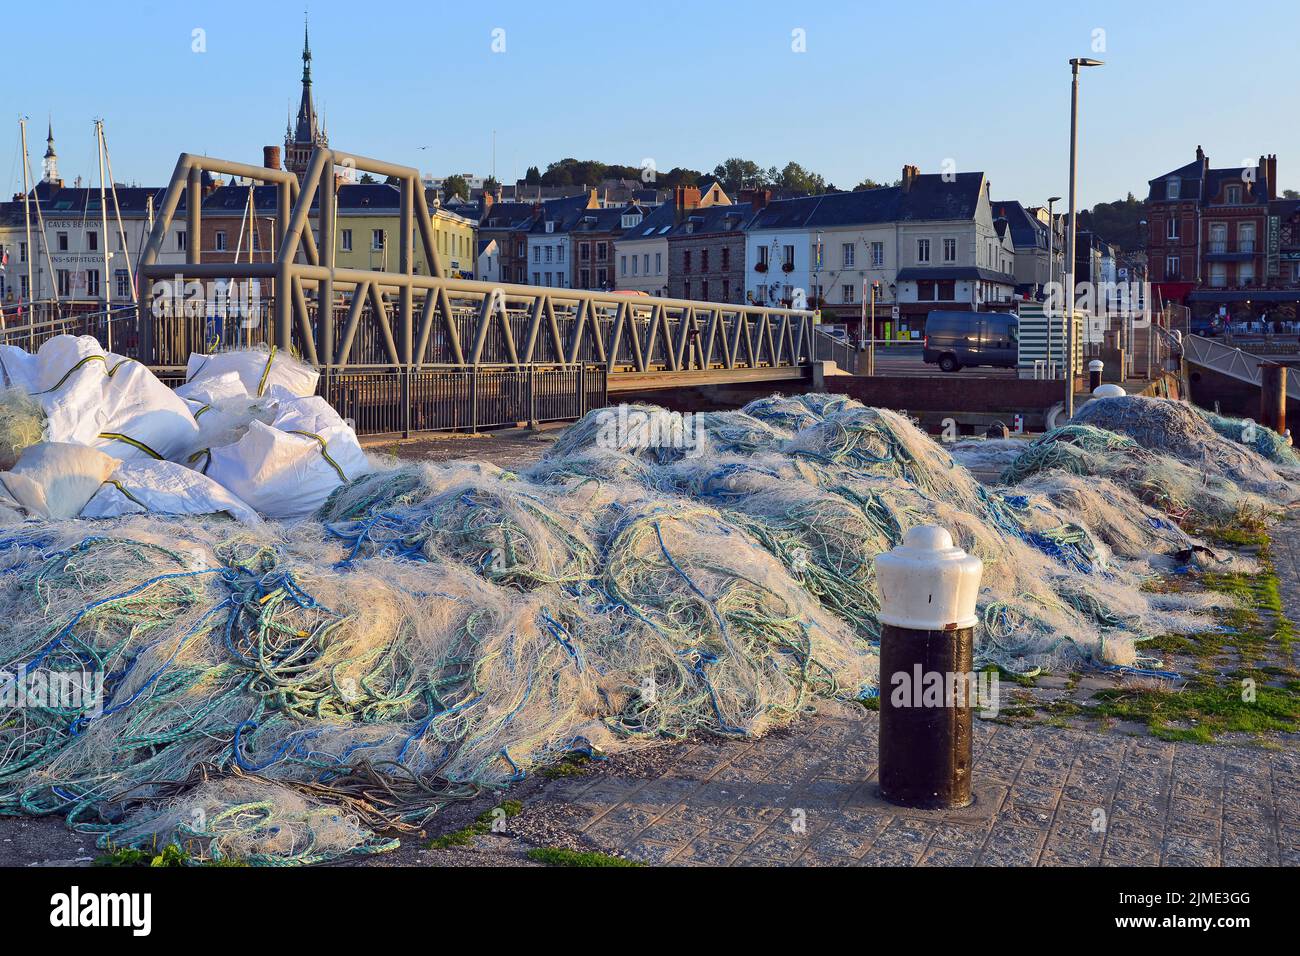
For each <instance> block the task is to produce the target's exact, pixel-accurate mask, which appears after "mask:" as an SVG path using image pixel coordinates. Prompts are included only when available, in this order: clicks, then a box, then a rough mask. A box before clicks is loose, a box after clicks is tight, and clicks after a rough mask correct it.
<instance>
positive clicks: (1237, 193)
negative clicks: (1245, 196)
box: [1224, 186, 1241, 206]
mask: <svg viewBox="0 0 1300 956" xmlns="http://www.w3.org/2000/svg"><path fill="white" fill-rule="evenodd" d="M1224 195H1225V196H1226V198H1227V200H1228V205H1229V206H1236V205H1237V204H1239V203H1240V202H1241V187H1240V186H1229V187H1228V188H1227V189H1226V190H1224Z"/></svg>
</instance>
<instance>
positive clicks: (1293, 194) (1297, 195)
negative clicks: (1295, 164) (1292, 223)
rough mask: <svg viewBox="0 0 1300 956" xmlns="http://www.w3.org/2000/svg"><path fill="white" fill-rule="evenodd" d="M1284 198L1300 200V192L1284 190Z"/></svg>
mask: <svg viewBox="0 0 1300 956" xmlns="http://www.w3.org/2000/svg"><path fill="white" fill-rule="evenodd" d="M1282 198H1283V199H1300V190H1297V189H1284V190H1282Z"/></svg>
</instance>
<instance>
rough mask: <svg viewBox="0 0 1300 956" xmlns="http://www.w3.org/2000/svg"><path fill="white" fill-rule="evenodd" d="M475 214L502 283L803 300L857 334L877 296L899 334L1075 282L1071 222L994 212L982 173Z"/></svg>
mask: <svg viewBox="0 0 1300 956" xmlns="http://www.w3.org/2000/svg"><path fill="white" fill-rule="evenodd" d="M995 207H996V208H995ZM476 211H477V216H478V236H479V253H480V256H483V255H488V256H490V257H491V258H490V259H489V260H488V261H489V262H491V263H492V270H493V271H492V274H491V275H484V276H483V277H484V278H490V279H492V280H493V281H502V282H515V283H526V284H530V285H536V286H544V287H550V288H577V289H607V290H620V291H629V292H640V293H645V294H648V295H656V296H670V297H672V298H680V299H698V300H706V301H716V302H726V303H735V304H741V303H753V304H758V305H789V304H791V303H793V302H794V301H796V298H797V295H796V290H803V291H804V293H805V298H806V301H808V302H809V303H810V305H811V306H812V307H814V308H819V309H821V311H822V314H823V319H824V320H827V321H845V322H849V323H856V322H858V321H859V319H860V317H861V316H862V313H863V302H864V296H866V295H869V294H870V291H871V290H872V289H874V291H875V297H876V309H877V312H876V314H877V318H878V319H880V320H883V323H884V324H883V325H882V326H881V328H882V330H883V331H884V332H885V333H886V334H894V335H901V336H911V335H915V334H919V333H920V331H921V329H922V328H923V324H924V318H925V315H926V314H928V312H929V311H930V310H932V309H936V308H947V309H999V308H1001V309H1005V308H1010V307H1011V305H1012V303H1013V301H1014V300H1015V299H1016V298H1017V297H1024V296H1037V295H1039V294H1041V292H1042V291H1043V288H1044V286H1045V285H1046V283H1047V282H1049V281H1051V277H1052V275H1056V276H1057V278H1058V279H1059V277H1060V275H1061V273H1062V272H1063V268H1062V266H1061V265H1060V262H1061V258H1062V257H1061V254H1060V251H1059V247H1060V242H1059V241H1058V240H1059V238H1060V237H1059V234H1058V235H1056V236H1051V235H1049V234H1050V231H1051V229H1052V228H1053V227H1054V226H1059V219H1060V217H1056V220H1057V221H1053V220H1049V218H1048V216H1047V214H1046V212H1045V211H1043V210H1040V209H1038V208H1035V207H1024V206H1022V205H1021V204H1020V203H1017V202H1011V201H1008V202H1003V203H997V204H995V203H993V202H992V201H991V199H990V187H989V183H988V179H987V177H986V176H985V175H984V174H983V173H979V172H974V173H957V174H951V175H944V174H923V173H921V172H920V171H919V170H918V169H917V168H916V167H914V166H907V167H905V168H904V169H903V175H902V180H901V183H900V184H899V185H898V186H892V187H885V188H881V189H873V190H864V191H860V192H849V193H828V194H825V195H821V196H810V197H802V198H795V199H786V200H777V201H772V199H771V194H770V192H767V191H764V190H748V191H744V192H742V193H741V194H740V195H739V196H738V197H737V198H736V200H733V199H732V198H731V197H729V196H728V195H727V194H726V193H725V192H724V191H723V190H722V188H721V186H720V185H719V184H718V183H716V182H712V181H708V182H706V183H705V184H703V188H702V189H701V188H699V187H679V188H677V189H675V190H674V191H673V193H672V196H671V198H669V199H668V200H667V201H665V202H663V203H662V204H660V205H657V206H654V205H650V204H648V203H644V202H641V201H631V202H628V203H626V204H621V205H612V206H611V205H607V204H606V203H604V201H603V198H602V197H601V196H599V195H598V194H597V193H596V192H595V191H594V190H593V191H589V192H587V193H585V194H581V195H576V196H566V197H561V198H554V199H549V200H545V201H541V202H535V203H532V204H528V203H517V202H498V201H495V197H492V196H490V195H489V196H484V197H483V198H482V200H481V202H480V204H479V205H478V206H477V207H476ZM1051 249H1055V250H1056V252H1055V255H1054V256H1053V261H1054V262H1055V263H1056V266H1055V272H1053V271H1052V270H1053V267H1052V265H1051V264H1050V263H1049V250H1051Z"/></svg>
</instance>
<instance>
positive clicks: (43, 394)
mask: <svg viewBox="0 0 1300 956" xmlns="http://www.w3.org/2000/svg"><path fill="white" fill-rule="evenodd" d="M185 378H186V381H185V384H184V385H182V386H180V387H179V388H177V389H176V390H175V391H172V389H170V388H168V387H167V386H166V385H164V384H163V383H162V382H161V381H159V380H158V378H157V377H156V376H155V375H154V374H153V373H152V372H151V371H150V370H149V369H148V368H146V367H145V366H143V365H141V364H140V363H139V362H136V361H134V360H132V359H128V358H125V357H124V356H121V355H115V354H113V353H111V352H105V351H104V350H103V349H102V348H101V347H100V345H99V342H98V341H96V340H95V339H94V338H93V337H92V336H88V335H83V336H80V337H77V336H72V335H60V336H57V337H55V338H53V339H50V340H49V341H47V342H46V343H45V344H43V345H42V346H41V347H40V349H39V350H38V351H37V352H36V354H35V355H32V354H30V353H28V352H25V351H24V350H22V349H21V348H17V347H15V346H9V345H6V346H0V379H2V381H0V384H2V385H3V386H4V391H3V393H0V469H3V470H0V523H12V522H14V521H18V520H22V519H23V518H25V517H37V518H54V519H62V518H74V517H78V516H80V517H85V518H107V517H116V516H119V515H127V514H136V513H143V512H151V513H154V514H172V515H203V514H226V515H229V516H230V517H232V518H235V519H237V520H240V521H247V522H256V521H259V520H260V517H268V518H300V517H304V516H306V515H310V514H311V513H312V512H314V511H315V510H316V509H317V508H319V507H320V506H321V504H323V503H324V501H325V499H326V498H327V497H328V496H329V494H330V492H332V491H333V490H334V489H335V488H337V487H338V486H339V485H340V484H342V483H343V482H345V481H350V480H352V479H355V478H358V477H360V476H361V475H364V474H367V473H368V472H369V471H370V464H369V462H368V460H367V458H366V455H365V453H364V452H363V451H362V450H361V446H360V444H359V443H358V441H357V436H356V433H355V432H354V431H353V430H352V428H351V427H350V426H349V425H348V424H347V423H346V422H344V421H343V419H341V418H340V417H339V416H338V414H337V413H336V412H335V411H334V409H333V408H331V407H330V405H329V404H328V403H327V402H326V401H325V400H324V399H323V398H320V397H318V396H316V395H315V391H316V384H317V380H318V378H319V375H318V373H317V372H315V371H314V370H312V369H311V368H309V367H307V366H305V365H303V364H302V363H301V362H298V361H297V360H295V359H294V358H292V357H291V356H288V355H285V354H284V353H282V352H276V351H274V350H272V351H266V350H256V349H250V350H243V351H236V352H223V353H219V354H216V355H191V356H190V361H189V365H188V367H187V369H186V376H185ZM38 439H39V440H38Z"/></svg>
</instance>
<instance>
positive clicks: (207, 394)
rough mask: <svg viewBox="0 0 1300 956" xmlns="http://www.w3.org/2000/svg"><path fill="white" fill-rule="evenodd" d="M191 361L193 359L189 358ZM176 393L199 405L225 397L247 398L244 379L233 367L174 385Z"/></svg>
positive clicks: (211, 402)
mask: <svg viewBox="0 0 1300 956" xmlns="http://www.w3.org/2000/svg"><path fill="white" fill-rule="evenodd" d="M191 361H193V359H191ZM176 394H177V395H179V396H180V397H181V398H183V399H185V400H186V401H188V402H194V403H196V404H198V405H199V406H203V405H211V404H213V403H214V402H220V401H223V400H225V399H227V398H247V397H248V396H249V394H250V393H249V391H248V389H247V388H245V387H244V380H243V379H242V378H240V377H239V373H238V372H236V371H234V370H233V369H232V370H231V371H229V372H221V373H220V374H218V375H205V376H204V377H203V378H201V379H200V380H198V381H195V382H186V383H185V384H184V385H178V386H176Z"/></svg>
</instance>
